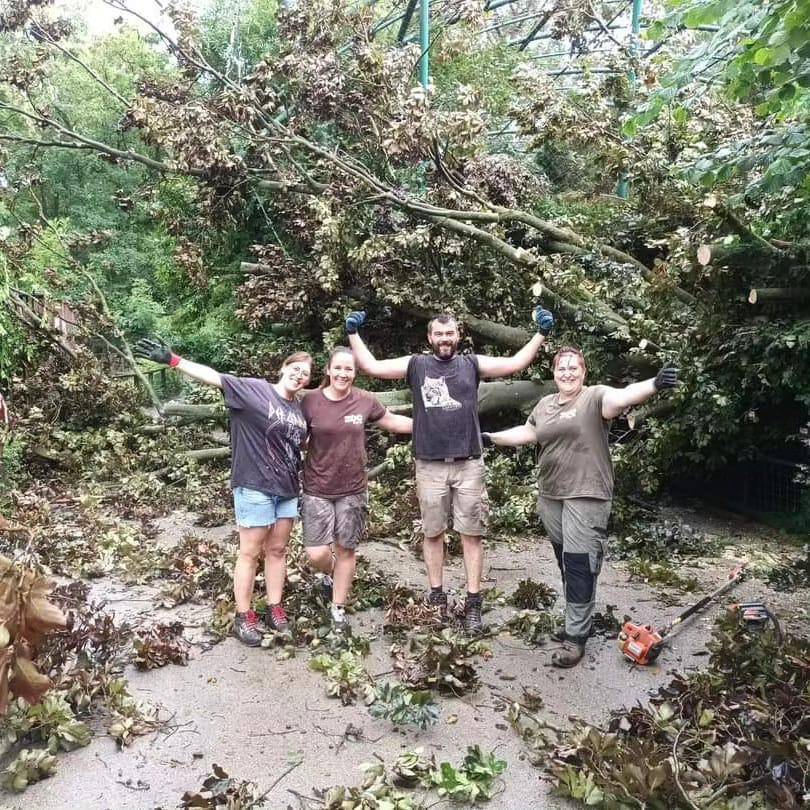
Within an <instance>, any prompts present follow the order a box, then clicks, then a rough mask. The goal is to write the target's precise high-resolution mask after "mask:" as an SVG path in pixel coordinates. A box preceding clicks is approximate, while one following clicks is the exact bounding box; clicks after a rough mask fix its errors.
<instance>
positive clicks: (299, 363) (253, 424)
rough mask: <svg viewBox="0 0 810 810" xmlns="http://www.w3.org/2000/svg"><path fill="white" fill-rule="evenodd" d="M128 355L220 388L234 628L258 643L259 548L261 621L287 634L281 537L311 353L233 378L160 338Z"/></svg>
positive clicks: (286, 531) (290, 508) (291, 514)
mask: <svg viewBox="0 0 810 810" xmlns="http://www.w3.org/2000/svg"><path fill="white" fill-rule="evenodd" d="M134 351H135V354H137V355H138V356H139V357H146V358H147V359H149V360H152V361H154V362H156V363H165V364H166V365H168V366H170V367H172V368H176V369H178V370H179V371H182V372H183V373H184V374H187V375H188V376H189V377H191V378H192V379H194V380H197V381H198V382H201V383H205V384H206V385H215V386H216V387H217V388H220V389H222V393H223V395H224V397H225V404H226V405H227V407H228V410H229V412H230V421H231V487H232V489H233V499H234V509H235V511H236V523H237V526H238V528H239V555H238V557H237V559H236V567H235V569H234V576H233V592H234V599H235V601H236V619H235V621H234V634H235V635H236V637H237V638H238V639H239V640H240V641H242V642H244V643H245V644H247V645H249V646H251V647H256V646H259V645H260V644H261V641H262V628H261V626H260V623H259V616H258V615H257V613H256V612H255V611H254V610H253V609H252V607H251V600H252V597H253V583H254V581H255V579H256V565H257V563H258V561H259V557H260V556H261V555H262V554H264V575H265V580H266V583H267V613H266V615H265V622H264V623H265V626H266V628H267V629H269V630H275V631H278V632H283V633H286V632H288V631H289V621H288V619H287V614H286V613H285V612H284V608H283V607H282V605H281V599H282V594H283V590H284V579H285V576H286V571H287V541H288V540H289V537H290V532H291V530H292V527H293V523H294V521H295V519H296V518H297V517H298V492H299V472H300V469H301V450H302V448H303V445H304V442H305V440H306V435H307V423H306V421H305V420H304V416H303V414H302V412H301V406H300V404H299V403H298V400H297V394H298V392H299V391H300V390H301V389H302V388H303V387H304V386H305V385H306V384H307V383H308V382H309V378H310V376H311V374H312V358H311V357H310V355H309V354H307V353H306V352H296V353H295V354H291V355H290V356H289V357H287V358H286V359H285V360H284V362H283V364H282V366H281V371H280V372H279V378H278V382H275V383H270V382H268V381H267V380H264V379H259V378H256V377H234V376H231V375H230V374H220V373H219V372H218V371H216V370H215V369H213V368H210V367H208V366H204V365H201V364H200V363H192V362H191V361H190V360H185V359H184V358H182V357H179V356H178V355H176V354H174V353H172V351H171V349H170V348H169V347H168V346H166V345H165V344H162V343H159V342H157V341H154V340H141V341H139V342H138V343H137V344H136V345H135V347H134Z"/></svg>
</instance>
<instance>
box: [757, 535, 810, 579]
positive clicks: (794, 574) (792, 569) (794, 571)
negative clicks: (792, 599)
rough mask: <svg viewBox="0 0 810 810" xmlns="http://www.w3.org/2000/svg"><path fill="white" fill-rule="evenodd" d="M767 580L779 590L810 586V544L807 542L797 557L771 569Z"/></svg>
mask: <svg viewBox="0 0 810 810" xmlns="http://www.w3.org/2000/svg"><path fill="white" fill-rule="evenodd" d="M767 580H768V584H769V585H770V586H771V587H772V588H776V590H778V591H792V590H796V589H797V588H810V544H805V546H804V547H803V548H802V551H801V554H800V555H799V556H798V557H797V558H795V559H792V560H790V561H789V562H785V563H783V564H782V565H779V566H777V567H774V568H772V569H771V570H769V571H768V574H767Z"/></svg>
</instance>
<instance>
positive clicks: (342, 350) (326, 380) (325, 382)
mask: <svg viewBox="0 0 810 810" xmlns="http://www.w3.org/2000/svg"><path fill="white" fill-rule="evenodd" d="M339 354H350V355H351V356H352V357H354V352H353V351H352V350H351V349H350V348H349V347H348V346H335V348H334V349H332V352H331V354H330V355H329V359H328V360H327V361H326V368H325V369H324V371H323V379H322V380H321V384H320V386H319V387H320V388H326V387H327V386H329V385H331V384H332V380H331V378H330V377H329V366H331V365H332V361H333V360H334V359H335V358H336V357H337V356H338V355H339Z"/></svg>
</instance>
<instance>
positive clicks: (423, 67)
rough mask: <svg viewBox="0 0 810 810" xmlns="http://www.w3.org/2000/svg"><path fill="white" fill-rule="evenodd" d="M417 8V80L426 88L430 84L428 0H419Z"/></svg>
mask: <svg viewBox="0 0 810 810" xmlns="http://www.w3.org/2000/svg"><path fill="white" fill-rule="evenodd" d="M421 3H422V5H421V6H420V8H419V48H420V50H421V54H422V55H421V58H420V60H419V81H420V82H421V84H422V87H424V88H425V89H427V86H428V85H429V84H430V0H421Z"/></svg>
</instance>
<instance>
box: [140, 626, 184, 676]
mask: <svg viewBox="0 0 810 810" xmlns="http://www.w3.org/2000/svg"><path fill="white" fill-rule="evenodd" d="M183 630H184V627H183V623H182V622H171V623H169V624H166V623H163V622H159V623H157V624H154V625H152V626H151V627H148V628H140V629H139V630H138V632H137V634H136V635H135V638H134V639H133V641H132V645H133V647H134V648H135V659H134V663H135V666H136V667H137V668H138V669H142V670H145V669H158V668H159V667H165V666H166V665H167V664H181V665H185V664H187V663H188V647H189V645H188V642H187V641H186V640H185V638H183Z"/></svg>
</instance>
